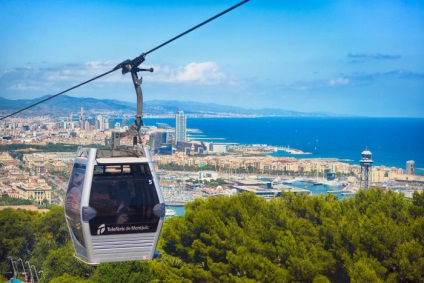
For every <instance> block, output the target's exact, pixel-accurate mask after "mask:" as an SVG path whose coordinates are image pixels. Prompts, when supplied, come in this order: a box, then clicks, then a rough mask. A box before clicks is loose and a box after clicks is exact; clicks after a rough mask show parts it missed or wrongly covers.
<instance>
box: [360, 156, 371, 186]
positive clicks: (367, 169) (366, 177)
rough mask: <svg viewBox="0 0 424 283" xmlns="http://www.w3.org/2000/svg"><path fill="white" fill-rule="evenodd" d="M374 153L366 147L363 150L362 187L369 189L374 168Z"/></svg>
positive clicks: (361, 161)
mask: <svg viewBox="0 0 424 283" xmlns="http://www.w3.org/2000/svg"><path fill="white" fill-rule="evenodd" d="M373 162H374V161H373V160H372V154H371V151H369V150H368V148H367V149H365V150H364V151H363V152H362V158H361V160H360V163H361V185H360V186H361V188H364V189H368V188H369V185H370V184H371V177H372V173H371V169H372V164H373Z"/></svg>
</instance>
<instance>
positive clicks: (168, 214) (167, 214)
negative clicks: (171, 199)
mask: <svg viewBox="0 0 424 283" xmlns="http://www.w3.org/2000/svg"><path fill="white" fill-rule="evenodd" d="M175 215H177V213H176V212H175V210H173V209H172V208H167V209H165V218H170V217H173V216H175Z"/></svg>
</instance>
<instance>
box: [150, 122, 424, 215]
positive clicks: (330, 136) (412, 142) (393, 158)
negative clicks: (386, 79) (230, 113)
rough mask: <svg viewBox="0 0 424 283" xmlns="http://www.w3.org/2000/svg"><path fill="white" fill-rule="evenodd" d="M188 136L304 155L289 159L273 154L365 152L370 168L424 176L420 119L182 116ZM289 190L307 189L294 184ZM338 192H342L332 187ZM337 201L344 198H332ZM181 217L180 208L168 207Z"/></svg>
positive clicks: (345, 157)
mask: <svg viewBox="0 0 424 283" xmlns="http://www.w3.org/2000/svg"><path fill="white" fill-rule="evenodd" d="M143 121H144V123H145V125H146V126H157V124H156V123H165V124H168V125H170V126H171V127H175V119H172V118H144V119H143ZM187 128H188V129H190V131H189V137H190V138H192V139H194V140H198V141H204V142H214V143H237V144H246V145H247V144H266V145H271V146H276V147H290V148H292V149H299V150H302V151H303V152H309V153H310V154H307V155H292V154H289V153H287V152H286V151H277V152H275V153H273V154H272V155H274V156H291V157H296V158H336V159H339V160H342V161H344V162H347V163H349V164H359V160H360V159H361V153H362V151H363V150H365V149H368V150H370V151H371V153H372V159H373V161H374V165H377V166H379V165H383V166H386V167H397V168H402V169H405V167H406V162H407V161H409V160H414V161H415V173H416V174H424V119H421V118H333V117H331V118H329V117H255V118H187ZM294 186H296V187H299V188H306V186H307V184H306V183H302V182H298V183H295V184H294ZM307 189H308V190H310V191H312V193H313V194H314V195H315V194H320V193H327V191H328V190H329V188H328V187H326V186H310V185H309V186H308V187H307ZM333 189H341V188H333ZM337 195H338V197H339V198H340V199H343V198H345V197H346V196H343V195H341V194H337ZM167 208H172V209H174V210H175V211H176V214H177V215H184V214H185V209H184V206H174V207H173V206H167Z"/></svg>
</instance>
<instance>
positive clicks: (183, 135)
mask: <svg viewBox="0 0 424 283" xmlns="http://www.w3.org/2000/svg"><path fill="white" fill-rule="evenodd" d="M186 140H187V118H186V115H185V114H184V112H183V111H182V110H180V111H178V113H177V114H176V115H175V143H177V142H185V141H186Z"/></svg>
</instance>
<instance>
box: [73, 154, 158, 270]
mask: <svg viewBox="0 0 424 283" xmlns="http://www.w3.org/2000/svg"><path fill="white" fill-rule="evenodd" d="M65 216H66V222H67V224H68V228H69V230H70V234H71V237H72V241H73V244H74V248H75V253H76V254H75V256H76V257H77V258H78V259H80V260H82V261H84V262H86V263H88V264H99V263H101V262H113V261H130V260H143V259H152V258H154V257H156V253H155V249H156V245H157V241H158V238H159V235H160V231H161V228H162V224H163V220H164V217H165V204H164V200H163V196H162V193H161V190H160V187H159V182H158V180H157V177H156V174H155V170H154V167H153V163H152V159H151V156H150V153H149V150H148V149H147V148H144V147H138V150H130V151H124V150H100V149H95V148H79V149H78V151H77V154H76V158H75V161H74V167H73V169H72V172H71V176H70V178H69V184H68V189H67V192H66V195H65Z"/></svg>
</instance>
